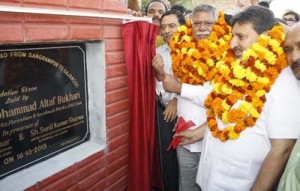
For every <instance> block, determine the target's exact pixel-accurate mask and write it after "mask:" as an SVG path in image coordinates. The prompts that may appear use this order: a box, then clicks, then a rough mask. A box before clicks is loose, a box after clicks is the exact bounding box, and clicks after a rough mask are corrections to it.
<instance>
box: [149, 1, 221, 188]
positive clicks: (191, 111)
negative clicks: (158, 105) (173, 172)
mask: <svg viewBox="0 0 300 191" xmlns="http://www.w3.org/2000/svg"><path fill="white" fill-rule="evenodd" d="M217 18H218V12H217V10H216V8H214V7H212V6H210V5H206V4H202V5H199V6H197V7H195V8H194V10H193V13H192V37H193V39H194V41H196V42H198V41H200V40H203V39H205V38H207V37H208V36H209V34H210V33H211V32H212V30H213V26H214V23H215V21H216V20H217ZM153 67H154V69H155V72H156V77H157V79H158V80H159V81H161V80H163V82H164V88H165V87H166V86H165V84H166V83H168V82H170V81H172V82H175V85H174V86H173V83H172V82H170V83H169V84H170V87H168V90H167V91H169V92H174V93H178V94H181V95H180V96H178V97H177V113H178V117H181V118H183V119H184V120H185V121H192V122H193V123H194V124H195V125H194V126H193V127H191V128H190V129H195V128H197V127H198V126H199V125H201V124H203V123H205V122H206V114H205V109H204V107H202V106H201V105H198V104H197V103H195V102H194V101H193V100H192V99H190V97H189V96H190V95H192V94H194V93H195V92H197V91H198V88H199V87H198V86H193V85H189V84H182V83H181V82H179V81H177V79H175V78H174V76H172V75H169V74H165V72H164V70H163V65H162V64H154V65H153ZM175 86H176V87H175ZM177 86H180V87H177ZM206 86H209V85H205V87H206ZM181 89H182V91H181ZM208 89H209V90H210V88H208ZM165 90H166V88H165ZM199 129H200V131H202V134H203V133H204V128H199ZM201 148H202V141H197V142H194V143H193V144H186V145H184V146H179V147H177V156H178V162H179V186H180V190H181V191H199V190H200V187H199V186H198V185H197V183H196V175H197V171H198V165H199V159H200V155H201Z"/></svg>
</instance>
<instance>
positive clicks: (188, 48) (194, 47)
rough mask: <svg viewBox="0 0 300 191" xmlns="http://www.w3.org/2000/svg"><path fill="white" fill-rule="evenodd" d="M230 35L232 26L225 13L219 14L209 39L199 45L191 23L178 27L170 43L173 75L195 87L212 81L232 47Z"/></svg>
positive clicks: (189, 21)
mask: <svg viewBox="0 0 300 191" xmlns="http://www.w3.org/2000/svg"><path fill="white" fill-rule="evenodd" d="M230 35H231V27H230V26H229V25H227V23H226V22H225V19H224V14H223V13H222V12H220V13H219V18H218V20H217V21H216V23H215V24H214V27H213V31H212V32H211V34H210V36H209V37H208V38H207V39H205V40H201V41H199V42H195V41H194V39H193V37H192V23H191V20H188V21H187V23H186V24H185V25H182V26H180V27H179V28H178V31H177V32H176V33H175V34H174V36H173V39H172V41H171V42H170V47H171V50H172V52H171V55H172V59H173V60H172V69H173V73H174V76H175V77H178V78H179V79H180V81H181V82H183V83H188V84H194V85H202V84H203V83H204V82H206V81H211V80H212V78H213V76H214V73H215V67H214V66H215V64H216V63H217V61H218V60H220V59H221V56H222V53H224V52H225V51H226V50H227V49H228V48H229V43H228V42H229V41H230V39H231V36H230Z"/></svg>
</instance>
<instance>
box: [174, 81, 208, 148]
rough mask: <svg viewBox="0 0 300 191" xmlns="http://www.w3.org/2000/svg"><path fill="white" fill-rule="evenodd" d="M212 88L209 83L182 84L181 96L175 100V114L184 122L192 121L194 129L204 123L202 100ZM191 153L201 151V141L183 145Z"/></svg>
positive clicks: (204, 110) (204, 111) (204, 112)
mask: <svg viewBox="0 0 300 191" xmlns="http://www.w3.org/2000/svg"><path fill="white" fill-rule="evenodd" d="M211 89H212V86H211V85H210V83H209V82H206V83H204V85H203V86H202V85H189V84H182V88H181V95H180V96H178V98H177V113H178V116H179V117H183V118H184V119H185V121H193V122H194V124H195V126H193V127H191V128H190V129H195V128H197V127H198V126H200V125H202V124H203V123H205V122H206V119H207V117H206V109H205V108H204V105H203V103H204V100H205V99H206V97H207V95H208V93H210V91H211ZM183 147H185V148H186V149H188V150H190V151H191V152H201V151H202V141H198V142H196V143H193V144H189V145H184V146H183Z"/></svg>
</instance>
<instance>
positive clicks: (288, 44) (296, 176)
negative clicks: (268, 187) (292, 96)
mask: <svg viewBox="0 0 300 191" xmlns="http://www.w3.org/2000/svg"><path fill="white" fill-rule="evenodd" d="M284 51H285V52H286V55H287V60H288V63H289V65H290V67H291V69H292V71H293V73H294V75H295V77H296V79H297V80H298V84H299V87H300V23H297V24H295V25H294V26H293V27H292V28H291V30H290V32H288V34H287V36H286V40H285V43H284ZM298 125H300V124H298ZM292 190H300V136H299V137H298V140H297V142H296V144H295V146H294V148H293V151H292V153H291V155H290V158H289V161H288V163H287V165H286V167H285V171H284V173H283V175H282V177H281V180H280V183H279V186H278V191H292Z"/></svg>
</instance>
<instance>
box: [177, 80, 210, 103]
mask: <svg viewBox="0 0 300 191" xmlns="http://www.w3.org/2000/svg"><path fill="white" fill-rule="evenodd" d="M212 88H213V87H212V85H211V84H210V83H209V82H206V83H204V84H203V85H190V84H185V83H183V84H182V88H181V94H180V95H181V96H182V97H183V98H186V99H188V100H190V101H191V102H193V103H194V104H196V105H200V106H201V107H204V101H205V100H206V98H207V96H208V94H209V93H210V92H211V90H212Z"/></svg>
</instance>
